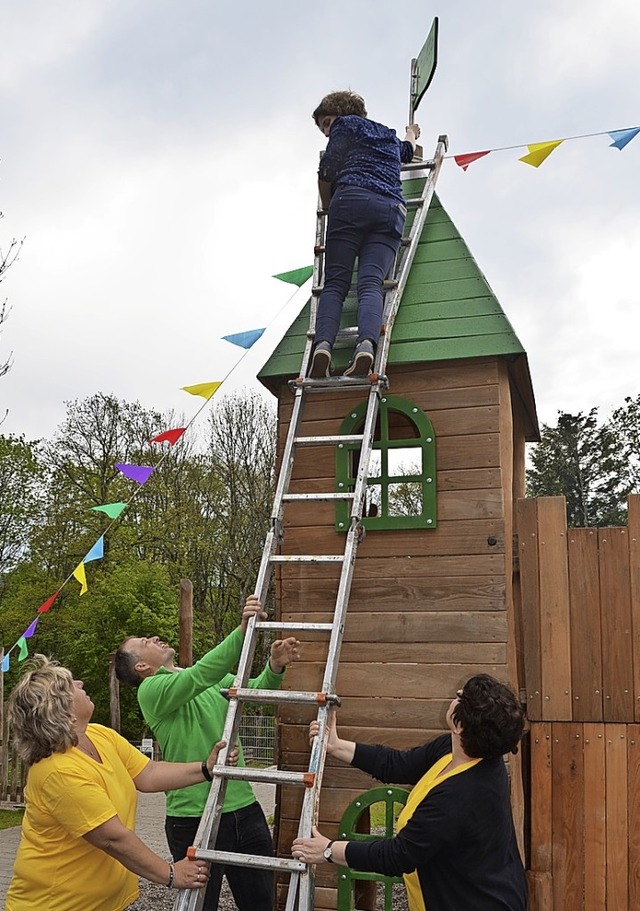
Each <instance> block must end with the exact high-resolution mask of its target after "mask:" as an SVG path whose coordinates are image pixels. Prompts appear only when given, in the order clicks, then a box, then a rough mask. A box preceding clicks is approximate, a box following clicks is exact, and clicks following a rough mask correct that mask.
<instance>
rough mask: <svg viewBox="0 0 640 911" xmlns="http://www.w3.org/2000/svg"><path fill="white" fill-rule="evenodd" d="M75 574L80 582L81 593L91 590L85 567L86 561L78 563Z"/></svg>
mask: <svg viewBox="0 0 640 911" xmlns="http://www.w3.org/2000/svg"><path fill="white" fill-rule="evenodd" d="M73 576H74V578H75V579H77V580H78V582H79V583H80V594H81V595H84V594H86V593H87V592H88V591H89V587H88V585H87V574H86V572H85V569H84V563H78V565H77V566H76V568H75V569H74V571H73Z"/></svg>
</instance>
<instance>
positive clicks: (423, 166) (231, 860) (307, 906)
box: [174, 136, 447, 911]
mask: <svg viewBox="0 0 640 911" xmlns="http://www.w3.org/2000/svg"><path fill="white" fill-rule="evenodd" d="M446 150H447V137H446V136H441V137H440V138H439V140H438V144H437V147H436V150H435V153H434V157H433V159H431V160H428V161H413V162H411V163H410V164H407V165H404V166H403V168H402V177H403V181H404V182H405V187H406V188H407V192H406V193H405V198H406V203H407V209H408V212H409V217H408V219H407V224H408V225H410V228H409V231H408V234H407V235H406V236H405V237H404V238H403V241H402V244H401V246H400V250H399V252H398V256H397V258H396V262H395V264H394V267H393V275H392V277H391V278H390V279H388V280H387V281H385V286H384V291H385V298H384V316H383V321H384V325H383V331H382V334H381V336H380V340H379V342H378V346H377V350H376V357H375V362H374V365H373V373H372V374H371V375H370V376H369V377H352V376H346V377H345V376H337V377H328V378H326V379H325V378H323V379H310V378H307V373H308V370H309V365H310V362H311V354H312V350H313V342H314V337H315V323H316V311H317V300H318V296H319V294H320V291H321V289H322V286H323V279H324V250H325V236H326V225H327V213H326V211H324V210H322V209H319V210H318V213H317V227H316V245H315V250H314V253H315V259H314V282H313V284H314V287H313V295H312V302H311V316H310V322H309V330H308V332H307V341H306V345H305V349H304V353H303V357H302V365H301V369H300V376H299V377H298V378H297V380H294V381H292V382H291V388H292V391H293V394H294V402H293V408H292V414H291V420H290V423H289V428H288V434H287V439H286V442H285V445H284V450H283V454H282V460H281V468H280V474H279V477H278V482H277V485H276V492H275V496H274V503H273V509H272V511H271V525H270V529H269V531H268V533H267V536H266V539H265V544H264V550H263V554H262V560H261V563H260V569H259V572H258V579H257V583H256V586H255V592H256V594H257V595H258V597H259V598H260V600H261V601H262V602H263V603H265V601H266V597H267V594H268V590H269V585H270V582H271V577H272V573H273V568H274V566H275V565H277V564H278V563H280V564H283V563H287V562H288V563H292V562H297V563H307V564H314V565H322V564H324V565H327V564H333V565H334V566H335V565H336V563H339V564H340V580H339V583H338V588H337V595H336V601H335V607H334V611H333V622H331V623H304V622H280V621H257V620H256V619H255V618H252V620H251V621H250V622H249V624H248V626H247V631H246V634H245V639H244V644H243V648H242V653H241V655H240V660H239V664H238V671H237V675H236V678H235V680H234V685H233V687H231V688H230V689H229V690H228V691H227V696H228V698H229V708H228V710H227V717H226V721H225V726H224V731H223V734H222V739H223V740H225V741H226V742H227V743H228V744H229V743H234V742H235V741H236V739H237V736H238V728H239V725H240V717H241V713H242V707H243V705H244V704H246V703H249V702H259V703H263V704H265V703H266V704H271V705H283V704H285V703H295V704H300V705H314V706H316V705H317V706H318V714H317V720H318V724H319V733H318V736H317V737H316V738H315V740H314V744H313V746H312V749H311V755H310V758H309V765H308V770H307V771H306V772H300V771H288V770H285V769H248V768H236V767H233V766H227V765H225V761H226V752H227V751H226V749H225V750H224V751H223V752H222V753H221V755H220V764H219V765H217V766H215V768H214V770H213V782H212V785H211V790H210V792H209V798H208V800H207V804H206V806H205V809H204V812H203V815H202V820H201V823H200V826H199V828H198V832H197V834H196V838H195V844H194V845H193V847H192V848H190V849H189V856H190V857H191V858H198V859H202V860H208V861H211V862H213V863H216V862H217V863H223V864H233V865H236V866H244V867H254V868H255V867H261V868H263V869H264V868H266V869H272V870H274V871H277V872H279V873H283V874H287V875H289V876H290V879H289V883H288V888H287V899H286V906H285V907H286V911H312V909H313V906H314V889H315V867H314V866H312V865H311V866H307V865H306V864H304V863H302V862H300V861H296V860H293V859H291V858H284V857H254V856H252V855H248V854H239V853H234V852H226V851H216V850H214V849H212V848H211V847H210V846H211V845H212V844H215V841H216V838H217V834H218V828H219V824H220V816H221V813H222V806H223V803H224V796H225V791H226V783H227V781H228V780H230V779H244V780H247V781H255V782H259V781H260V782H268V783H275V784H281V785H285V784H286V785H295V786H299V787H301V788H303V789H304V792H305V793H304V799H303V802H302V811H301V815H300V821H299V826H298V835H299V836H302V837H308V836H309V835H310V834H311V827H312V825H313V824H314V822H315V820H316V819H317V813H318V804H319V797H320V788H321V786H322V775H323V771H324V764H325V757H326V742H327V736H328V725H327V721H328V713H329V710H330V708H331V707H332V706H335V705H339V704H340V700H339V697H338V695H337V694H336V692H335V688H336V678H337V674H338V663H339V659H340V648H341V645H342V636H343V631H344V626H345V619H346V611H347V605H348V602H349V594H350V590H351V581H352V578H353V572H354V562H355V558H356V552H357V548H358V544H359V542H360V540H361V538H362V537H363V533H364V532H363V525H362V517H363V510H364V504H365V495H366V489H367V477H368V471H369V461H370V457H371V451H372V448H373V439H374V433H375V428H376V419H377V416H378V412H379V406H380V400H381V398H382V395H383V393H384V391H385V390H386V389H387V388H388V380H387V377H386V374H385V371H386V366H387V359H388V354H389V346H390V342H391V330H392V327H393V323H394V320H395V316H396V313H397V311H398V307H399V304H400V300H401V298H402V293H403V291H404V288H405V285H406V283H407V279H408V277H409V271H410V269H411V265H412V263H413V259H414V255H415V252H416V249H417V246H418V243H419V240H420V235H421V233H422V229H423V227H424V224H425V221H426V217H427V212H428V210H429V205H430V203H431V200H432V198H433V193H434V190H435V185H436V181H437V178H438V175H439V172H440V168H441V166H442V161H443V159H444V155H445V152H446ZM406 181H408V183H407V182H406ZM411 193H414V194H416V195H410V194H411ZM356 334H357V330H356V329H354V328H348V329H342V330H341V331H340V333H339V334H338V341H340V340H345V339H350V340H353V339H354V338H355V336H356ZM359 388H360V389H362V390H363V391H367V399H366V408H365V409H364V423H363V427H362V429H361V430H360V431H359V432H358V433H357V434H346V435H345V434H338V435H335V436H329V435H325V436H318V437H309V436H307V437H304V436H300V435H299V427H300V425H301V422H302V415H303V411H304V405H305V402H306V400H307V397H308V396H309V395H322V394H323V393H332V394H335V392H336V390H340V389H344V390H347V391H353V390H354V389H359ZM354 443H356V444H358V446H359V447H360V459H359V465H358V471H357V477H356V478H355V483H354V484H353V485H352V486H351V488H350V490H348V491H345V492H342V493H341V492H335V490H333V491H326V492H323V493H317V492H313V493H312V492H307V493H298V492H296V493H291V492H290V484H291V478H292V473H293V465H294V459H295V455H296V452H298V451H299V450H300V449H304V448H308V447H314V446H327V445H335V446H336V447H340V446H344V445H345V444H347V445H351V444H354ZM300 500H305V501H318V500H324V501H333V502H338V501H341V502H344V503H345V504H347V506H348V529H347V530H346V539H345V545H344V553H343V554H338V555H334V554H332V555H323V554H309V555H299V554H288V555H287V554H282V553H281V552H278V551H279V550H280V549H281V544H282V538H283V534H282V529H283V520H284V513H285V509H286V507H287V504H288V503H291V502H294V501H300ZM303 631H305V632H314V633H322V634H326V635H327V636H328V637H329V643H328V647H327V658H326V663H325V667H324V676H323V682H322V689H321V691H320V692H295V691H291V690H288V691H274V690H255V689H249V688H248V680H249V676H250V671H251V665H252V663H253V657H254V654H255V650H256V644H257V639H258V636H259V635H260V634H261V633H275V634H276V635H278V636H283V635H290V634H294V633H296V632H303ZM203 900H204V890H202V891H191V890H186V889H185V890H181V891H180V892H179V894H178V896H177V898H176V901H175V903H174V911H199V909H201V908H202V902H203Z"/></svg>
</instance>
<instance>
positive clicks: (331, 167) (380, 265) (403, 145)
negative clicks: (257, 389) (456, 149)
mask: <svg viewBox="0 0 640 911" xmlns="http://www.w3.org/2000/svg"><path fill="white" fill-rule="evenodd" d="M312 117H313V119H314V121H315V123H316V125H317V127H318V129H320V130H321V132H322V133H324V135H325V136H327V137H328V139H329V142H328V144H327V148H326V151H325V153H324V155H323V156H322V158H321V161H320V167H319V169H318V189H319V193H320V201H321V204H322V207H323V208H324V209H328V221H327V236H326V251H325V271H324V287H323V290H322V293H321V295H320V299H319V301H318V316H317V321H316V332H315V347H314V350H313V356H312V360H311V367H310V370H309V376H310V377H312V378H316V379H317V378H321V377H328V376H329V375H330V367H331V353H332V349H333V345H334V342H335V339H336V335H337V333H338V329H339V327H340V315H341V312H342V305H343V303H344V300H345V298H346V296H347V293H348V291H349V288H350V286H351V277H352V274H353V267H354V264H355V260H356V257H357V259H358V285H357V288H358V338H357V342H356V347H355V351H354V354H353V357H352V358H351V361H350V363H349V365H348V367H347V369H346V370H345V371H344V375H345V376H368V374H369V373H370V372H371V368H372V366H373V360H374V355H375V348H376V345H377V342H378V339H379V337H380V331H381V329H382V310H383V293H382V283H383V281H384V279H385V278H386V277H387V274H388V272H389V269H390V268H391V265H392V263H393V261H394V259H395V256H396V254H397V252H398V248H399V246H400V241H401V239H402V230H403V227H404V222H405V218H406V214H407V210H406V206H405V203H404V200H403V197H402V191H401V183H400V166H401V163H402V162H409V161H411V159H412V158H413V154H414V151H415V147H416V140H417V139H418V137H419V136H420V127H419V126H418V124H410V125H409V126H408V127H407V128H406V135H405V138H404V140H403V141H401V140H400V139H398V137H397V136H396V134H395V131H394V130H392V129H390V128H389V127H386V126H384V125H383V124H381V123H376V122H375V121H373V120H369V119H368V118H367V110H366V107H365V103H364V100H363V99H362V98H361V97H360V95H357V94H356V93H355V92H351V91H344V92H332V93H331V94H329V95H326V96H325V97H324V98H323V99H322V101H321V102H320V104H319V105H318V107H317V108H316V109H315V111H314V112H313V114H312Z"/></svg>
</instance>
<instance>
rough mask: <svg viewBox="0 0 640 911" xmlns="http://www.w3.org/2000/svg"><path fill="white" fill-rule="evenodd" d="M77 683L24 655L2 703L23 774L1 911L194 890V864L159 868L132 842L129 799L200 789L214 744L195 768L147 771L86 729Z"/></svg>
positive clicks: (78, 910) (116, 904) (128, 749)
mask: <svg viewBox="0 0 640 911" xmlns="http://www.w3.org/2000/svg"><path fill="white" fill-rule="evenodd" d="M93 709H94V705H93V702H92V701H91V699H90V698H89V696H88V695H87V693H86V692H85V691H84V687H83V684H82V681H81V680H74V679H73V676H72V674H71V671H69V670H67V669H66V668H63V667H60V666H59V665H58V664H57V662H54V661H50V660H48V659H47V658H45V657H44V656H43V655H36V656H34V658H33V660H32V661H31V662H30V665H29V666H28V669H27V672H26V674H25V675H24V676H23V677H22V679H21V680H20V682H19V683H18V684H17V685H16V686H15V687H14V689H13V691H12V693H11V696H10V699H9V718H10V724H11V730H12V733H13V742H14V744H15V746H16V748H17V750H18V753H19V755H20V756H21V757H22V758H23V759H24V761H25V762H26V763H27V765H28V766H29V772H28V777H27V786H26V790H25V799H26V811H25V815H24V819H23V823H22V836H21V839H20V844H19V846H18V852H17V855H16V860H15V864H14V871H13V878H12V880H11V884H10V886H9V891H8V893H7V903H6V906H5V907H6V911H34V909H37V911H122V909H124V908H126V906H127V905H129V904H130V903H131V902H133V901H134V900H135V899H136V898H137V897H138V891H139V890H138V877H139V876H142V877H144V878H145V879H148V880H150V881H151V882H155V883H164V884H165V885H166V886H168V887H173V888H179V889H201V888H203V887H204V886H206V884H207V880H208V879H209V870H208V865H207V864H206V863H205V862H204V861H195V862H194V861H190V860H187V859H185V860H181V861H179V862H178V863H175V864H174V863H172V862H167V861H166V860H163V859H162V858H161V857H158V855H157V854H154V852H153V851H151V850H150V848H148V847H147V846H146V845H145V844H144V843H143V842H142V841H140V839H139V838H138V837H137V836H136V835H135V833H134V825H135V815H136V802H137V797H136V791H143V792H152V791H164V790H168V789H171V788H182V787H187V786H189V785H192V784H196V783H199V782H201V781H202V780H203V779H204V778H206V777H207V775H205V772H204V770H203V766H205V764H206V767H207V770H208V771H209V772H210V770H211V769H212V768H213V766H214V765H215V762H216V758H217V756H218V753H219V751H220V749H221V748H222V747H223V746H224V744H223V743H222V742H220V743H217V744H216V745H215V747H214V748H213V750H212V752H211V754H210V755H209V756H208V757H207V759H206V760H205V761H204V762H202V761H198V762H153V761H151V760H149V759H148V758H147V757H146V756H143V755H142V753H140V752H139V751H138V750H136V749H135V748H134V747H132V746H131V744H129V743H128V742H127V741H126V740H125V739H124V738H123V737H121V736H120V735H119V734H117V733H116V732H115V731H113V730H111V729H110V728H106V727H103V726H102V725H99V724H90V723H89V722H90V719H91V716H92V714H93Z"/></svg>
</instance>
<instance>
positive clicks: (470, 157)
mask: <svg viewBox="0 0 640 911" xmlns="http://www.w3.org/2000/svg"><path fill="white" fill-rule="evenodd" d="M490 151H491V149H488V150H487V151H486V152H469V153H468V154H466V155H454V156H453V160H454V161H455V163H456V164H457V165H459V167H461V168H462V170H463V171H466V170H467V168H468V167H469V165H470V164H473V162H474V161H477V160H478V158H484V156H485V155H488V154H489V152H490Z"/></svg>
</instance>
